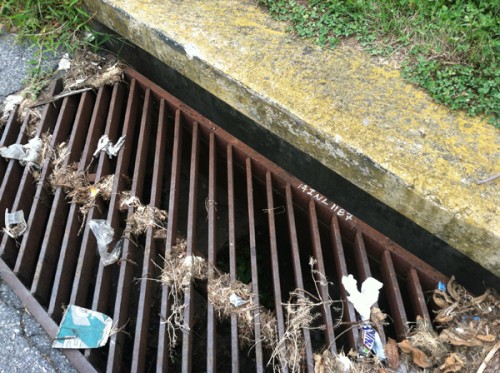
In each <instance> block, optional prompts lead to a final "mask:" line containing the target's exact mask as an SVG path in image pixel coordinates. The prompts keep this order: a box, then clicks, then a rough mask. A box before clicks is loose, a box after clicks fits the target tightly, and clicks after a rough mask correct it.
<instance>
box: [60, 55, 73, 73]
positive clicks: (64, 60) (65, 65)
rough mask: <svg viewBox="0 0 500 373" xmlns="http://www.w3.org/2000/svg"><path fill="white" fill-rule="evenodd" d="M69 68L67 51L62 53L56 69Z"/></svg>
mask: <svg viewBox="0 0 500 373" xmlns="http://www.w3.org/2000/svg"><path fill="white" fill-rule="evenodd" d="M70 68H71V61H70V59H69V55H68V53H64V55H63V56H62V58H61V60H60V61H59V64H58V65H57V70H69V69H70Z"/></svg>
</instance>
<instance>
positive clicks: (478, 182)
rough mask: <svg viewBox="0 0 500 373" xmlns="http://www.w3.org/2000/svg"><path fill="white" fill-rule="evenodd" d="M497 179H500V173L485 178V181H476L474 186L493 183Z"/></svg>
mask: <svg viewBox="0 0 500 373" xmlns="http://www.w3.org/2000/svg"><path fill="white" fill-rule="evenodd" d="M499 177H500V173H498V174H496V175H493V176H490V177H487V178H486V179H483V180H478V181H476V184H486V183H489V182H490V181H493V180H495V179H497V178H499Z"/></svg>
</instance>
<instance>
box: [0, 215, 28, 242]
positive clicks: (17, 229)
mask: <svg viewBox="0 0 500 373" xmlns="http://www.w3.org/2000/svg"><path fill="white" fill-rule="evenodd" d="M27 227H28V225H27V224H26V220H25V219H24V212H23V210H19V211H15V212H11V213H9V209H6V210H5V228H4V229H3V230H4V232H5V233H7V234H8V235H9V236H10V237H12V238H17V237H20V236H22V235H23V234H24V232H25V231H26V228H27Z"/></svg>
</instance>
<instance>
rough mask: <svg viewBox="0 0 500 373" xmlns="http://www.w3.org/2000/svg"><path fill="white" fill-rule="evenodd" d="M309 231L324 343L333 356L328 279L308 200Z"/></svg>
mask: <svg viewBox="0 0 500 373" xmlns="http://www.w3.org/2000/svg"><path fill="white" fill-rule="evenodd" d="M309 231H310V232H311V241H312V242H311V243H312V250H313V254H314V259H315V260H316V264H315V266H316V271H315V276H314V277H315V282H316V288H317V290H318V293H319V294H318V295H319V296H320V301H321V303H322V304H321V311H322V313H323V320H324V323H325V326H326V329H325V336H326V345H327V348H328V349H329V350H330V352H331V353H332V355H333V356H335V354H336V353H337V346H336V345H335V333H334V331H333V328H334V324H333V318H332V312H331V311H330V303H329V300H330V295H329V292H328V279H327V278H326V271H325V262H324V260H323V250H322V248H321V238H320V235H319V226H318V217H317V216H316V205H315V204H314V201H313V200H311V201H310V202H309Z"/></svg>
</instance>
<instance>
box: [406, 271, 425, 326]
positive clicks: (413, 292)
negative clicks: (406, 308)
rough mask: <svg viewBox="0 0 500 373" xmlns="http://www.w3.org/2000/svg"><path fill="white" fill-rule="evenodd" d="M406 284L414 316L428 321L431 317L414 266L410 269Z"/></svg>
mask: <svg viewBox="0 0 500 373" xmlns="http://www.w3.org/2000/svg"><path fill="white" fill-rule="evenodd" d="M406 285H407V288H408V292H409V293H410V301H411V303H412V306H413V310H414V316H415V318H416V317H417V316H420V317H422V318H424V319H427V320H428V321H430V320H431V317H430V316H429V311H428V309H427V304H426V303H425V297H424V292H423V290H422V286H421V285H420V279H419V278H418V272H417V271H416V270H415V268H412V269H410V272H409V273H408V278H407V279H406Z"/></svg>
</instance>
